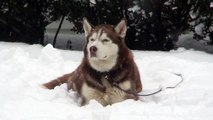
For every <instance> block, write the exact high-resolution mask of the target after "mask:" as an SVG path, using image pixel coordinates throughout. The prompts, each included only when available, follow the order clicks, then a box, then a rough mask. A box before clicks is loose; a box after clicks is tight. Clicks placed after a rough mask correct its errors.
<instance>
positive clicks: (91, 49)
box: [90, 46, 98, 53]
mask: <svg viewBox="0 0 213 120" xmlns="http://www.w3.org/2000/svg"><path fill="white" fill-rule="evenodd" d="M97 50H98V49H97V47H95V46H92V47H90V52H92V53H95V52H96V51H97Z"/></svg>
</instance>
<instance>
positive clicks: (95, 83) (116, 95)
mask: <svg viewBox="0 0 213 120" xmlns="http://www.w3.org/2000/svg"><path fill="white" fill-rule="evenodd" d="M83 28H84V31H85V38H86V41H85V43H86V45H85V47H84V56H83V60H82V62H81V64H80V65H79V66H78V67H77V69H76V70H75V71H73V72H72V73H69V74H65V75H64V76H62V77H59V78H57V79H55V80H52V81H50V82H48V83H45V84H43V86H44V87H46V88H48V89H53V88H54V87H55V86H57V85H60V84H63V83H67V85H68V89H69V90H70V89H72V90H74V91H76V92H77V94H78V96H80V98H81V99H82V101H81V103H80V104H81V105H86V104H88V103H89V101H90V100H92V99H94V100H96V101H98V102H99V103H101V104H102V105H103V106H106V105H111V104H113V103H117V102H121V101H124V100H126V99H134V100H137V99H138V97H137V96H135V95H132V94H129V93H128V91H129V92H132V93H139V92H141V91H142V84H141V80H140V75H139V71H138V68H137V65H136V64H135V62H134V59H133V55H132V52H131V51H130V50H129V49H128V48H127V46H126V45H125V41H124V39H125V35H126V31H127V26H126V21H125V20H124V19H122V20H121V21H120V22H119V23H118V24H117V26H115V27H114V26H113V25H108V24H103V25H98V26H95V27H93V26H92V25H91V24H90V23H89V22H88V20H87V19H85V18H84V20H83Z"/></svg>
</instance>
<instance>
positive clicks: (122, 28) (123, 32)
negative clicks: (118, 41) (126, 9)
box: [115, 18, 127, 38]
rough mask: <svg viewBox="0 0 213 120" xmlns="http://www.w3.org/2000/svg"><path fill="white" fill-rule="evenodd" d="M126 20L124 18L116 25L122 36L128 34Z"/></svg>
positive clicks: (116, 29)
mask: <svg viewBox="0 0 213 120" xmlns="http://www.w3.org/2000/svg"><path fill="white" fill-rule="evenodd" d="M126 30H127V26H126V20H125V19H124V18H123V19H122V20H121V21H120V22H119V23H118V24H117V26H116V27H115V31H116V32H117V33H118V34H119V35H120V37H121V38H124V37H125V36H126Z"/></svg>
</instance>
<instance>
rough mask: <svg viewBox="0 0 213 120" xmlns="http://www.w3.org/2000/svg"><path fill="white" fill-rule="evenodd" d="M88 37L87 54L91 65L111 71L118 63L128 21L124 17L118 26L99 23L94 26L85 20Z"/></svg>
mask: <svg viewBox="0 0 213 120" xmlns="http://www.w3.org/2000/svg"><path fill="white" fill-rule="evenodd" d="M83 28H84V31H85V37H86V46H85V56H86V57H87V59H88V61H89V64H90V66H91V67H92V68H93V69H95V70H97V71H100V72H108V71H110V70H111V69H112V68H113V67H114V66H115V65H116V63H117V59H118V57H119V51H120V46H121V45H123V44H124V37H125V35H126V30H127V27H126V22H125V20H124V19H122V20H121V21H120V22H119V23H118V25H117V26H116V27H113V26H112V25H98V26H96V27H93V26H92V25H91V24H90V23H89V22H88V21H87V19H85V18H84V20H83Z"/></svg>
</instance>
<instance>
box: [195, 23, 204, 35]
mask: <svg viewBox="0 0 213 120" xmlns="http://www.w3.org/2000/svg"><path fill="white" fill-rule="evenodd" d="M203 28H204V24H203V23H200V24H198V25H197V26H195V32H196V33H197V34H198V35H201V34H202V31H203Z"/></svg>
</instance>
